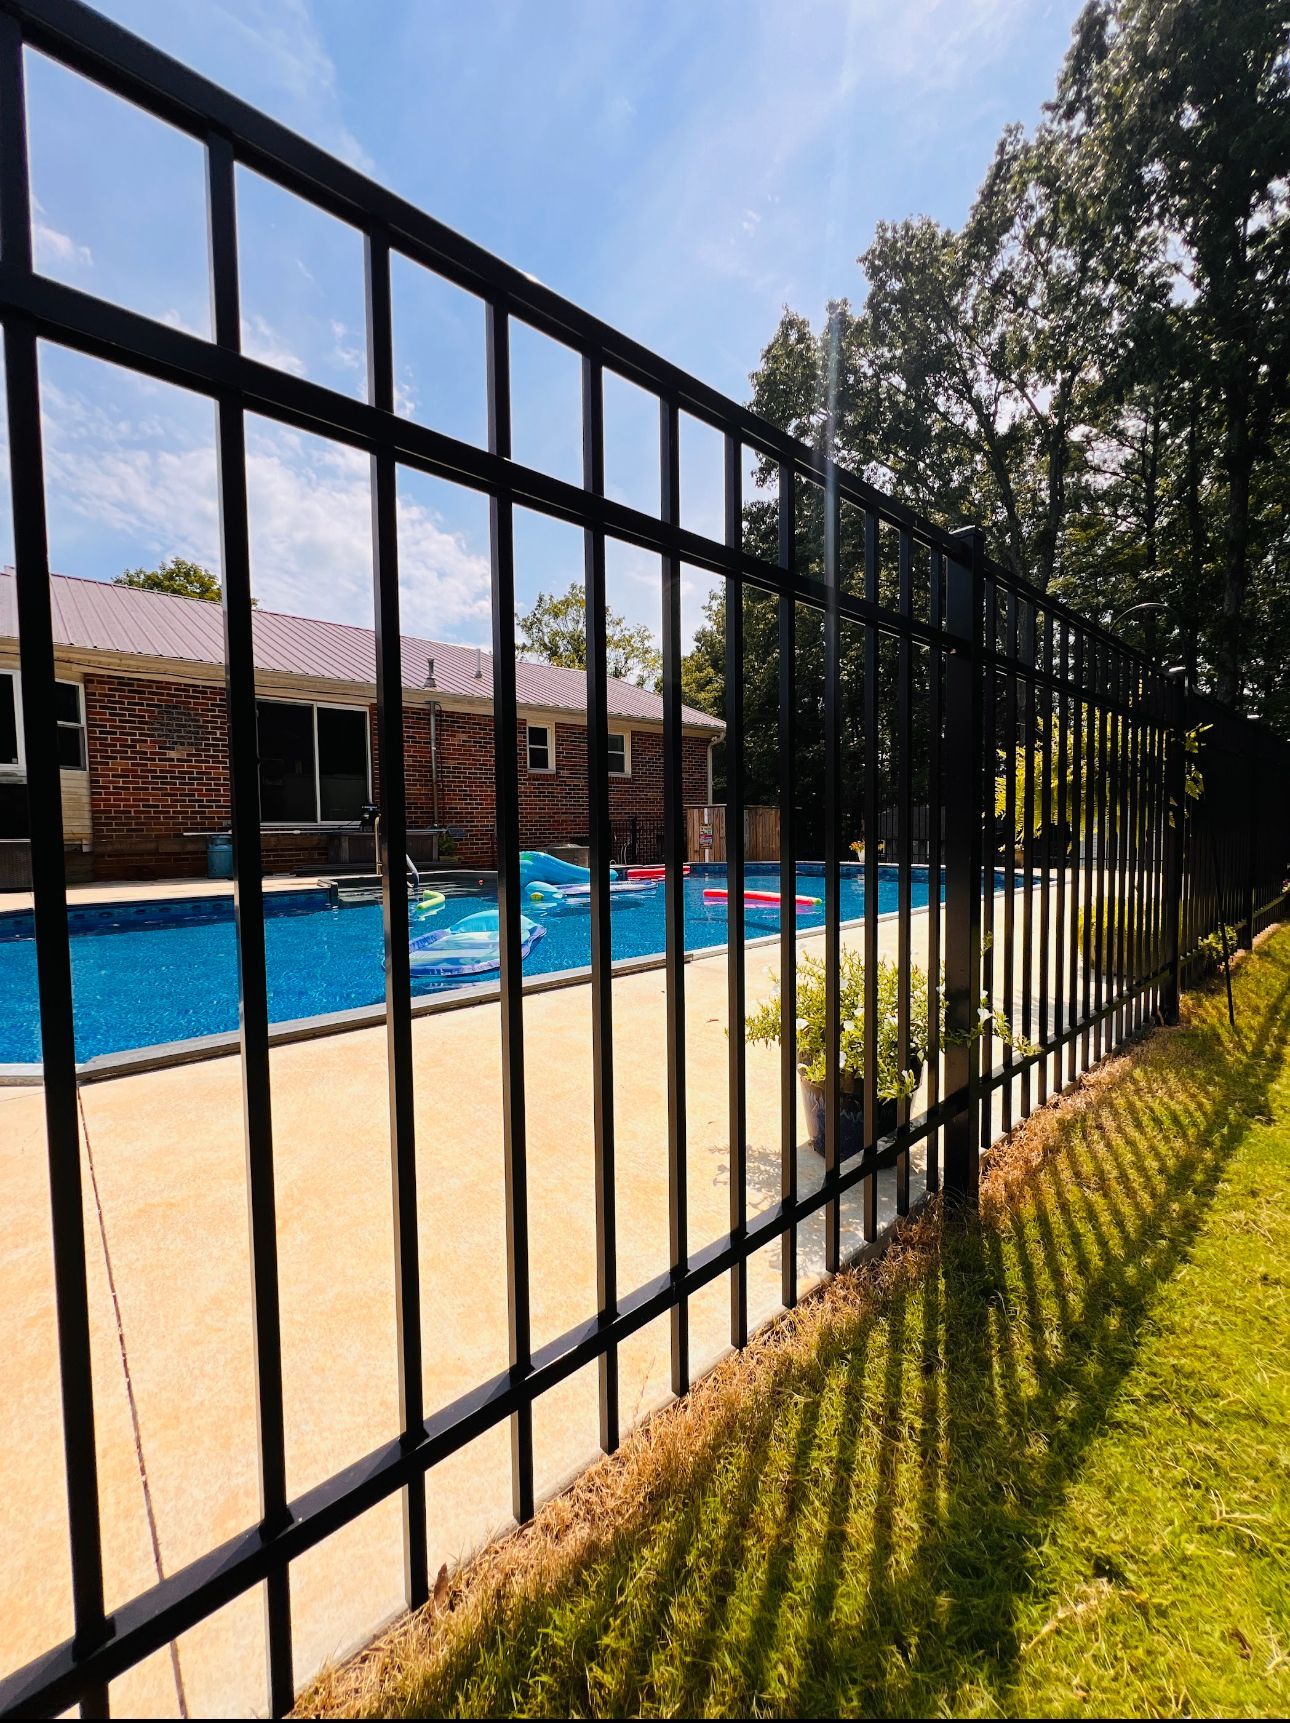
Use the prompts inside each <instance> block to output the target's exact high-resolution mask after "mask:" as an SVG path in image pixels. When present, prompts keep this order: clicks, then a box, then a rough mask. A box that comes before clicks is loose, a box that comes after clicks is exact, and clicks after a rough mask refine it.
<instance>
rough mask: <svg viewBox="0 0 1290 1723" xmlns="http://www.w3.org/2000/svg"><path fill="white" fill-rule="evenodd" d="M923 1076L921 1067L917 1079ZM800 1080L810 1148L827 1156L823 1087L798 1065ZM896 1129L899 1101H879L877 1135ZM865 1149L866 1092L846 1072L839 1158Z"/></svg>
mask: <svg viewBox="0 0 1290 1723" xmlns="http://www.w3.org/2000/svg"><path fill="white" fill-rule="evenodd" d="M921 1075H922V1066H921V1065H919V1066H916V1067H915V1076H916V1077H918V1076H921ZM797 1076H798V1081H799V1082H800V1083H801V1085H802V1105H803V1106H804V1107H805V1109H806V1128H807V1130H808V1131H809V1132H810V1140H811V1147H812V1148H813V1149H814V1150H815V1152H816V1154H817V1155H822V1154H823V1153H824V1084H823V1083H815V1082H812V1080H811V1079H810V1078H809V1077H808V1076H807V1075H806V1072H805V1071H804V1070H803V1069H802V1067H801V1066H800V1065H799V1066H798V1069H797ZM895 1129H896V1102H895V1100H894V1099H893V1100H890V1101H879V1103H878V1135H879V1136H880V1137H885V1136H889V1135H890V1134H891V1132H892V1131H894V1130H895ZM863 1148H864V1091H863V1088H862V1087H861V1086H859V1085H857V1083H856V1081H855V1079H854V1077H852V1075H851V1074H850V1072H847V1073H845V1074H844V1076H843V1078H842V1085H841V1092H840V1094H839V1095H838V1159H839V1160H840V1161H845V1160H847V1159H848V1158H849V1157H850V1156H852V1155H858V1154H859V1153H860V1152H861V1150H862V1149H863Z"/></svg>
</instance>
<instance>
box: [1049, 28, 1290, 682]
mask: <svg viewBox="0 0 1290 1723" xmlns="http://www.w3.org/2000/svg"><path fill="white" fill-rule="evenodd" d="M1288 31H1290V19H1288V16H1287V8H1286V5H1285V0H1225V3H1224V4H1223V5H1222V6H1214V5H1212V4H1210V3H1209V0H1115V3H1114V4H1113V3H1111V0H1092V3H1091V4H1089V5H1088V6H1087V7H1086V8H1085V11H1084V13H1083V14H1082V16H1081V18H1080V20H1079V23H1078V24H1077V26H1076V31H1075V38H1074V43H1073V46H1072V49H1071V53H1070V55H1069V56H1068V58H1067V62H1066V66H1065V68H1064V70H1063V74H1062V79H1061V83H1060V86H1059V91H1058V101H1057V104H1056V107H1057V108H1058V110H1059V111H1061V112H1062V113H1063V115H1064V116H1065V118H1066V119H1067V121H1068V122H1069V123H1070V124H1071V125H1072V126H1075V127H1078V128H1080V129H1081V130H1082V131H1083V133H1084V134H1085V135H1086V136H1087V137H1088V138H1089V140H1090V142H1091V147H1090V150H1089V152H1088V155H1089V161H1090V164H1092V167H1093V169H1095V171H1091V173H1090V184H1091V190H1092V192H1093V194H1094V195H1095V196H1096V197H1097V198H1098V199H1099V201H1100V202H1101V204H1102V206H1103V207H1104V208H1105V209H1106V210H1107V211H1108V212H1110V214H1111V216H1112V218H1113V219H1119V220H1127V221H1130V222H1132V223H1133V224H1134V225H1135V226H1136V227H1137V228H1138V229H1139V231H1141V232H1143V233H1145V234H1148V235H1150V236H1152V238H1153V239H1154V240H1155V243H1156V245H1157V249H1158V254H1159V257H1160V260H1161V267H1162V268H1163V269H1164V270H1165V271H1167V273H1168V276H1169V278H1170V287H1171V291H1172V296H1173V299H1174V301H1175V303H1176V304H1177V306H1178V308H1179V311H1178V317H1179V321H1180V322H1181V323H1182V324H1183V325H1184V326H1185V330H1186V340H1185V357H1186V362H1187V369H1186V371H1185V372H1183V373H1181V374H1179V375H1178V377H1177V379H1176V381H1177V383H1178V384H1179V385H1180V386H1181V389H1182V392H1184V393H1187V394H1192V395H1194V397H1195V408H1196V416H1195V422H1194V424H1193V428H1192V431H1191V436H1192V440H1193V443H1194V445H1195V447H1196V449H1197V450H1198V451H1201V452H1203V453H1205V454H1206V455H1208V457H1209V458H1208V460H1207V461H1206V475H1205V476H1206V479H1207V489H1208V492H1209V497H1210V501H1211V506H1212V512H1213V513H1214V515H1215V516H1216V519H1215V521H1214V529H1213V538H1214V566H1213V575H1214V576H1215V577H1216V578H1214V579H1213V581H1212V582H1211V583H1207V584H1209V592H1208V594H1207V597H1208V600H1209V604H1208V608H1209V609H1210V610H1211V612H1214V611H1216V612H1217V616H1216V618H1215V624H1216V625H1214V626H1211V629H1210V633H1211V637H1212V657H1213V661H1214V688H1215V692H1216V693H1217V694H1218V696H1219V698H1220V699H1223V700H1226V701H1229V702H1235V701H1236V700H1237V699H1238V698H1239V697H1240V694H1241V688H1242V684H1243V682H1244V681H1245V679H1246V660H1247V655H1248V653H1249V649H1250V637H1251V629H1250V626H1249V624H1250V621H1251V616H1250V587H1251V579H1252V577H1254V576H1256V574H1257V571H1258V568H1259V565H1260V562H1261V561H1262V562H1266V559H1267V558H1268V556H1269V554H1270V553H1271V550H1272V546H1271V544H1270V539H1271V538H1273V537H1275V535H1276V532H1277V530H1278V525H1279V522H1277V521H1275V520H1270V519H1269V518H1268V515H1267V514H1266V513H1265V512H1264V511H1265V509H1266V507H1267V505H1268V503H1269V501H1270V499H1269V498H1268V496H1267V494H1266V488H1265V487H1262V486H1261V484H1260V473H1261V470H1262V469H1264V468H1265V467H1266V466H1267V465H1268V463H1269V462H1270V461H1271V460H1272V459H1273V456H1274V452H1275V449H1276V444H1277V427H1278V422H1279V421H1280V420H1282V419H1283V417H1284V414H1285V411H1286V408H1287V405H1290V219H1288V217H1290V54H1288V53H1287V36H1288ZM1198 477H1199V474H1198V473H1197V472H1193V473H1192V475H1191V477H1190V483H1191V484H1192V485H1193V486H1194V487H1195V488H1196V490H1197V491H1198V490H1199V485H1198V484H1197V480H1198ZM1192 501H1193V506H1194V504H1195V501H1196V498H1193V499H1192ZM1185 506H1186V499H1184V507H1185ZM1190 572H1192V573H1193V575H1194V574H1195V573H1196V572H1198V571H1197V570H1196V569H1195V568H1193V569H1192V570H1191V571H1190Z"/></svg>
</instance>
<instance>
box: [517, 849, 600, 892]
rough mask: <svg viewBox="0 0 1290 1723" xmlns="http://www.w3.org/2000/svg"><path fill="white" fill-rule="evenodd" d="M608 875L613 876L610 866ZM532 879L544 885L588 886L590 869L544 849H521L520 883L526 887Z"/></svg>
mask: <svg viewBox="0 0 1290 1723" xmlns="http://www.w3.org/2000/svg"><path fill="white" fill-rule="evenodd" d="M610 877H611V878H612V877H613V870H612V868H611V869H610ZM534 880H537V881H539V882H540V883H542V884H544V885H565V886H568V885H585V886H590V884H591V869H590V868H589V867H578V866H577V864H576V863H574V862H567V861H561V859H560V857H559V856H549V855H547V854H546V852H545V851H544V850H521V851H520V885H521V887H527V886H528V885H530V884H531V883H532V882H533V881H534Z"/></svg>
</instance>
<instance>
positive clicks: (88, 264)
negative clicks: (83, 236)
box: [32, 218, 94, 269]
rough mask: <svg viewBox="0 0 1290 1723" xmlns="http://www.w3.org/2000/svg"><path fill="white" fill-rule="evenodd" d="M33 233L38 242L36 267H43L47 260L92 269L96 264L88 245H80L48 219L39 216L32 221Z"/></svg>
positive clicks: (65, 265)
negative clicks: (44, 219) (51, 224)
mask: <svg viewBox="0 0 1290 1723" xmlns="http://www.w3.org/2000/svg"><path fill="white" fill-rule="evenodd" d="M32 234H33V237H34V239H35V242H36V267H37V269H41V268H43V267H44V264H45V263H46V262H51V263H61V264H62V265H63V266H64V267H67V266H69V265H74V266H79V267H81V268H83V269H90V268H92V267H93V264H94V253H93V252H92V251H91V250H90V248H89V246H88V245H78V244H77V242H76V240H74V239H73V238H72V237H71V235H70V234H66V233H60V232H59V231H58V229H57V228H56V227H51V226H50V225H49V223H48V222H47V221H41V220H40V219H39V218H37V219H36V220H35V221H34V222H33V223H32Z"/></svg>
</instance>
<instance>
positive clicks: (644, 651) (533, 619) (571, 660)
mask: <svg viewBox="0 0 1290 1723" xmlns="http://www.w3.org/2000/svg"><path fill="white" fill-rule="evenodd" d="M518 628H519V641H518V645H519V650H520V652H521V653H522V654H524V655H525V656H527V657H530V658H541V659H543V660H545V662H546V663H548V664H559V665H562V666H563V667H564V668H565V669H566V670H585V669H586V668H587V609H586V595H585V593H584V592H583V589H582V587H581V585H580V584H579V583H578V582H577V581H576V580H575V581H573V582H572V583H571V584H570V586H569V589H568V591H567V592H562V593H548V592H540V593H539V594H538V596H537V600H536V602H535V603H534V605H533V608H532V610H530V611H527V612H526V613H525V614H524V615H523V616H521V617H520V618H519V619H518ZM605 663H606V666H607V669H608V672H609V674H610V676H613V677H615V678H616V679H617V680H618V681H620V682H634V683H635V684H636V686H637V687H638V688H654V689H657V688H658V686H659V683H660V678H661V675H662V668H663V656H662V654H661V652H660V651H659V649H658V646H657V644H656V643H655V640H654V636H653V635H652V634H651V633H650V631H649V629H648V628H647V627H646V626H645V625H644V624H643V623H641V624H640V625H638V626H636V627H633V626H632V625H631V624H630V623H629V622H628V621H627V620H626V619H625V618H624V617H621V616H619V615H618V614H617V612H616V611H613V610H608V609H607V610H606V612H605Z"/></svg>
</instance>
